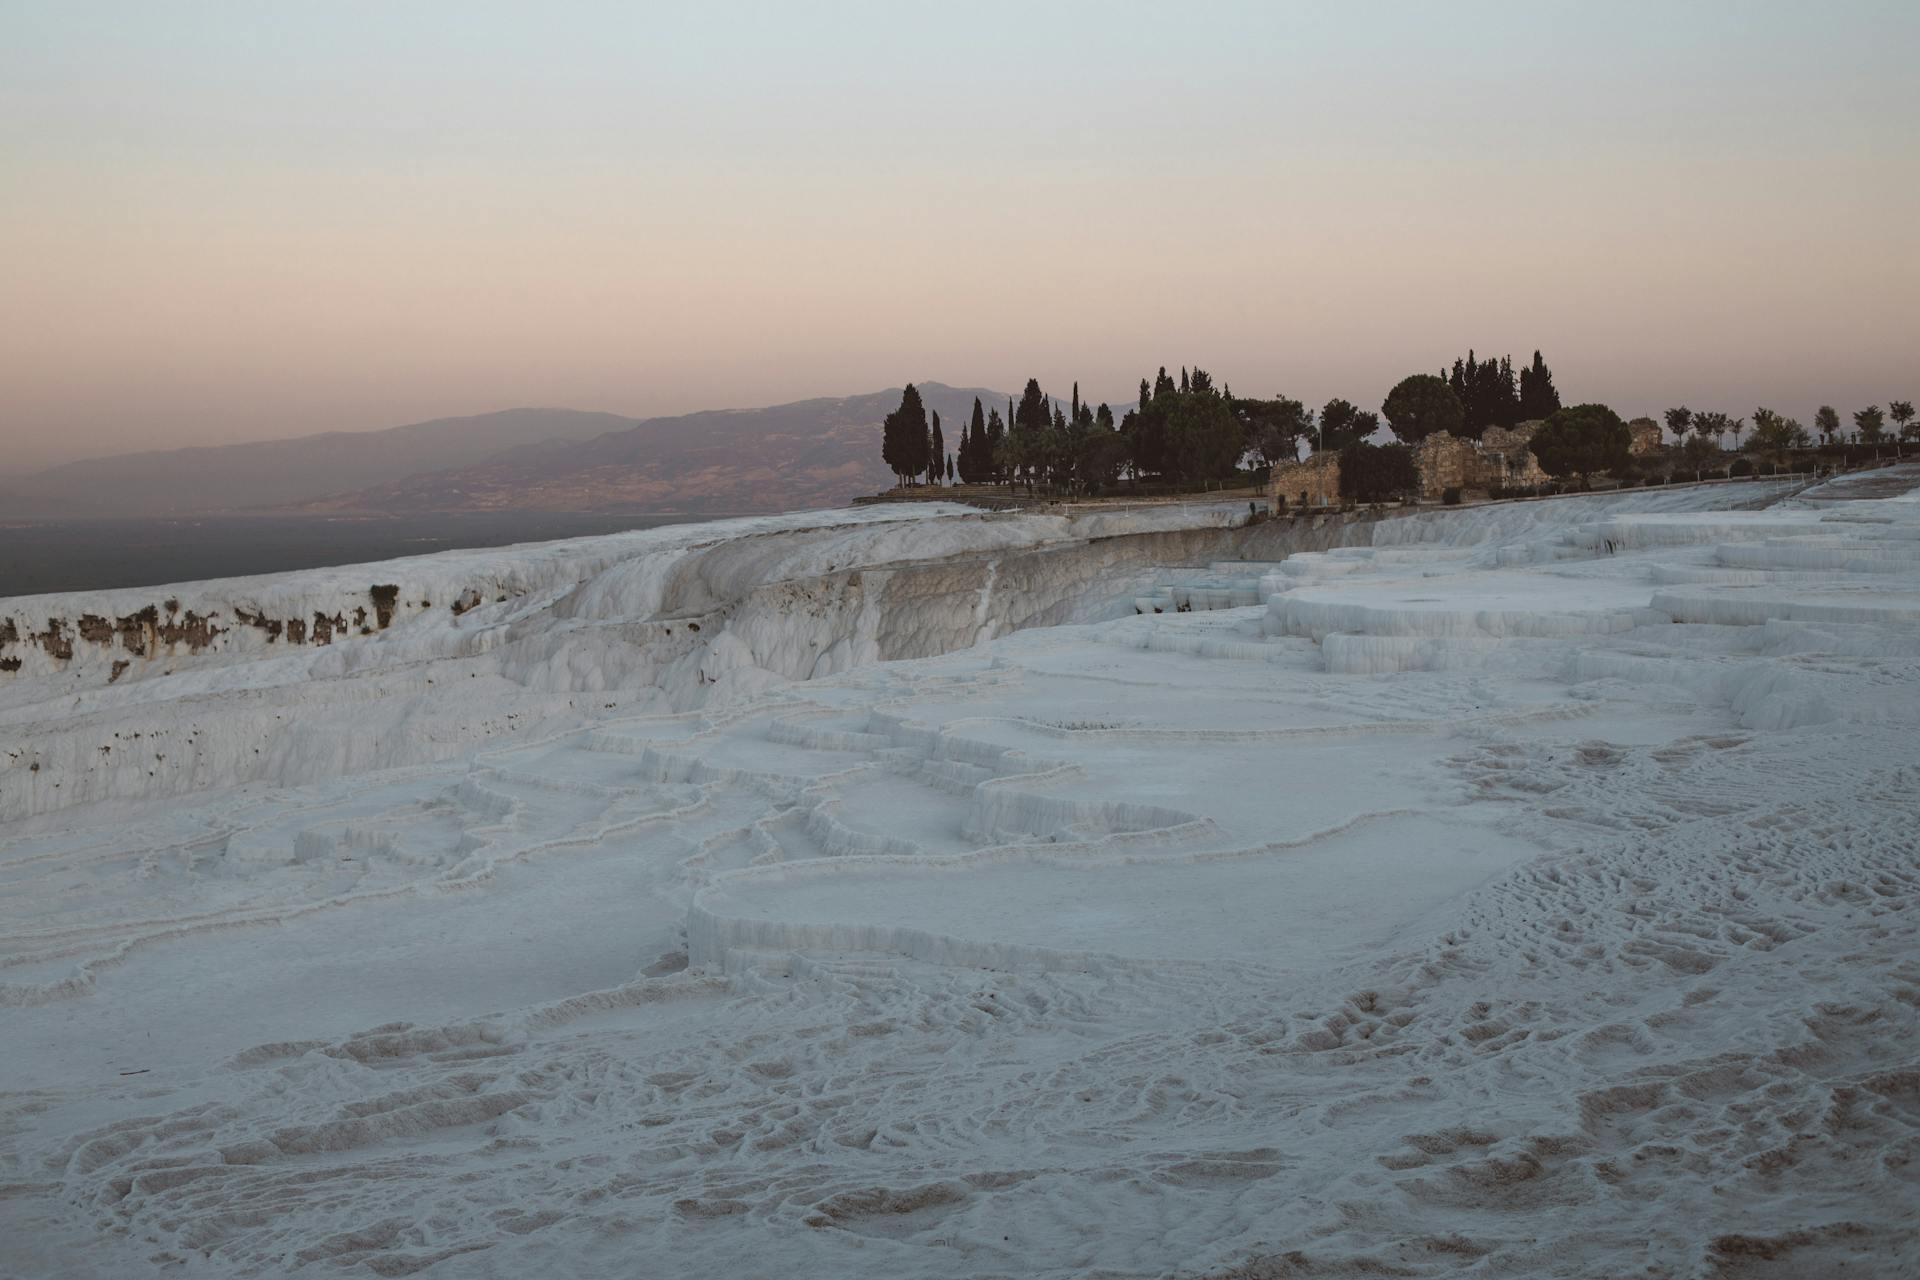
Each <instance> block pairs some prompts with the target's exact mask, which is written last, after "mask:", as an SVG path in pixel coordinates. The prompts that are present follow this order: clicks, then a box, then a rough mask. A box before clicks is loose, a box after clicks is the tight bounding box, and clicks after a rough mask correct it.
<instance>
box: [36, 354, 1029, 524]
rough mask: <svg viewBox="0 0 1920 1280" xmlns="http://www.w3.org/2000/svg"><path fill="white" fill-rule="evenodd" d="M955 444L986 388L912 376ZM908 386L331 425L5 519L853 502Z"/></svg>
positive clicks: (227, 450) (164, 455) (112, 469)
mask: <svg viewBox="0 0 1920 1280" xmlns="http://www.w3.org/2000/svg"><path fill="white" fill-rule="evenodd" d="M918 386H919V388H920V392H921V396H922V398H923V400H924V401H925V403H926V406H927V409H928V410H929V412H937V413H939V415H940V417H941V420H942V426H943V429H944V431H945V434H946V442H947V449H948V451H949V452H952V451H954V450H955V449H957V448H958V446H959V437H960V428H961V424H962V423H963V422H964V421H965V420H966V419H967V417H968V415H969V414H970V413H971V411H972V408H973V401H974V397H976V396H978V397H979V398H980V399H981V400H982V401H983V402H984V403H986V404H987V405H989V406H992V405H996V404H1000V405H1004V403H1005V402H1006V399H1007V397H1006V393H1004V392H1000V391H993V390H989V389H986V388H980V387H950V386H946V385H945V384H943V383H938V382H923V383H919V384H918ZM900 390H901V389H900V388H898V387H892V388H888V389H886V390H883V391H875V392H871V393H868V394H865V395H856V396H846V397H840V398H827V399H817V400H800V401H796V402H794V403H791V404H782V405H774V406H771V407H769V408H761V409H718V410H707V411H704V412H700V413H690V414H682V415H679V416H675V417H661V418H649V419H645V420H640V421H636V420H635V419H633V418H629V417H621V416H619V415H616V414H611V413H588V412H582V411H580V410H574V409H509V410H505V411H503V412H499V413H488V414H480V415H477V416H473V417H462V418H439V419H435V420H433V421H431V422H419V423H413V424H411V425H408V426H402V427H393V428H390V429H387V430H384V431H365V432H346V431H334V432H326V433H323V434H319V435H310V436H301V437H298V438H295V439H291V440H262V441H252V442H248V443H245V444H230V445H213V446H203V447H196V448H189V449H170V450H164V451H154V452H145V453H131V454H120V455H116V456H113V457H107V458H94V459H88V460H85V461H81V462H70V463H66V464H63V465H61V466H57V467H52V468H48V469H47V470H45V471H40V472H36V473H33V474H31V475H26V476H9V477H7V478H6V479H5V481H4V482H0V518H5V517H9V516H13V517H59V516H180V515H208V514H214V513H236V512H260V511H275V512H279V513H286V512H290V511H292V512H314V513H322V512H325V513H348V512H353V513H361V512H365V513H395V514H397V513H412V512H422V511H505V510H526V511H609V512H646V513H653V512H658V513H661V514H722V513H732V512H742V513H745V512H763V511H786V510H797V509H802V508H807V507H819V506H832V505H838V504H840V503H844V502H845V501H847V500H848V499H849V498H852V497H854V496H855V495H857V494H860V493H867V492H872V491H874V490H876V489H880V488H883V487H885V486H886V485H888V484H891V483H892V480H893V477H892V473H891V472H889V471H888V470H887V468H886V466H885V464H884V463H882V462H881V460H880V421H881V419H882V418H884V417H885V416H886V415H887V414H888V413H889V412H891V411H892V410H893V409H894V408H895V407H896V406H898V404H899V403H900Z"/></svg>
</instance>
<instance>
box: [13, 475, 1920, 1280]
mask: <svg viewBox="0 0 1920 1280" xmlns="http://www.w3.org/2000/svg"><path fill="white" fill-rule="evenodd" d="M1916 489H1920V468H1914V467H1908V468H1892V469H1887V470H1884V471H1881V472H1875V473H1872V474H1871V476H1869V477H1867V478H1865V479H1861V478H1854V477H1849V478H1848V479H1847V481H1846V483H1843V484H1841V483H1836V484H1829V485H1824V486H1820V487H1818V488H1814V489H1809V490H1805V491H1802V490H1799V489H1797V488H1796V487H1795V486H1794V485H1792V484H1790V483H1768V482H1755V483H1752V484H1745V485H1724V486H1713V487H1707V488H1700V489H1675V490H1658V489H1656V490H1636V491H1631V492H1626V493H1620V494H1612V495H1593V496H1591V497H1583V498H1570V499H1562V500H1555V501H1545V502H1533V503H1515V504H1506V505H1496V506H1487V507H1481V508H1460V509H1450V510H1445V511H1435V512H1421V513H1418V514H1411V515H1402V516H1394V517H1392V518H1388V519H1383V520H1371V519H1355V520H1342V519H1331V520H1316V519H1314V518H1306V519H1302V520H1297V521H1269V522H1265V523H1263V524H1258V525H1255V526H1253V527H1250V528H1241V527H1235V526H1237V525H1238V524H1239V522H1240V518H1241V516H1243V515H1244V510H1243V509H1242V511H1241V512H1239V513H1235V512H1234V511H1233V510H1232V509H1231V508H1219V509H1201V508H1195V509H1193V510H1189V511H1187V512H1185V513H1181V512H1179V511H1177V510H1176V511H1172V512H1163V513H1159V514H1155V515H1151V516H1142V515H1139V514H1128V515H1123V516H1104V517H1099V518H1096V519H1093V520H1087V519H1082V520H1078V521H1076V520H1067V519H1062V518H1058V517H1034V516H1018V517H999V516H994V517H987V516H982V515H980V514H979V513H972V512H964V511H961V510H957V509H956V510H943V509H936V510H933V511H927V510H924V509H915V510H913V511H888V510H885V509H872V508H869V509H867V510H865V511H863V512H860V513H857V514H849V513H814V514H812V515H810V516H805V517H799V516H796V517H791V518H782V519H780V520H774V521H759V522H749V523H745V524H729V525H722V526H695V527H686V528H682V529H678V530H660V531H650V533H649V534H646V535H617V536H616V540H614V541H611V542H610V541H608V540H602V539H594V540H586V541H584V542H583V543H581V544H577V545H576V544H553V545H551V546H548V547H542V548H532V549H513V550H511V551H507V552H502V553H498V554H493V553H471V555H469V553H452V557H451V558H449V559H443V558H441V557H428V558H422V560H421V561H419V562H417V563H415V562H399V563H396V564H393V565H381V566H360V567H355V568H352V569H349V570H341V571H328V572H327V574H324V575H322V576H319V577H316V578H313V579H311V580H305V579H304V577H303V575H289V578H288V580H287V581H285V582H282V583H278V584H271V585H269V584H253V585H237V584H233V583H227V584H218V583H208V584H182V586H181V587H180V589H179V594H178V600H179V603H180V608H179V610H177V611H175V612H176V613H184V612H185V611H186V610H187V609H188V608H189V607H191V608H193V609H194V611H195V612H196V614H197V615H198V616H199V617H201V618H203V619H204V618H206V617H208V616H209V614H210V613H211V612H215V611H217V612H219V613H220V614H221V617H222V618H223V619H231V618H232V617H233V616H234V612H233V611H234V610H236V609H239V608H244V609H245V610H246V612H247V613H248V614H249V615H250V616H270V617H272V618H279V619H280V620H281V622H282V624H283V630H282V633H281V634H280V635H279V636H278V637H270V636H269V635H268V634H267V632H266V631H265V630H264V629H262V628H259V627H254V626H247V627H245V628H243V629H235V633H234V634H231V635H230V636H223V637H218V638H217V639H220V640H221V641H222V643H220V644H206V645H202V646H200V651H199V652H198V653H194V652H192V651H191V650H192V648H193V646H192V645H190V644H189V643H187V642H186V640H185V639H184V638H176V640H175V641H174V652H173V653H172V654H171V655H168V654H167V653H166V651H165V647H164V645H162V646H160V647H159V649H158V651H157V652H156V651H155V649H154V646H153V645H152V643H151V640H150V637H152V636H154V635H155V634H156V633H155V632H149V631H148V630H146V628H147V627H148V625H149V624H148V623H147V622H140V621H139V620H138V619H136V626H135V627H134V628H133V630H134V631H136V632H137V633H138V635H137V637H136V638H137V640H138V642H139V643H140V644H141V645H142V646H143V647H145V648H146V649H147V650H148V652H147V653H144V654H137V655H135V654H130V653H129V652H128V650H127V649H126V647H125V636H126V633H125V632H123V631H122V630H121V629H120V627H119V621H118V620H119V619H120V618H122V617H127V616H131V615H133V614H135V613H137V612H138V611H139V610H140V609H142V608H144V607H145V605H146V604H147V603H151V601H149V600H147V599H146V598H145V597H144V596H142V595H139V594H134V595H128V596H117V595H116V596H111V597H109V598H104V599H103V598H99V597H94V598H88V599H81V598H78V597H76V598H72V599H62V600H57V601H50V600H47V599H44V598H40V599H35V600H33V601H29V602H27V603H26V604H25V605H24V606H23V605H22V603H21V602H19V601H7V602H0V615H4V616H6V617H9V618H12V619H15V620H16V626H17V627H18V626H19V625H20V624H22V623H24V624H28V625H27V628H26V629H25V630H23V631H22V633H21V634H22V635H27V636H32V635H44V633H45V631H46V630H47V625H46V624H47V622H48V620H49V619H51V618H61V619H66V620H68V621H69V622H71V624H72V626H73V628H74V629H75V634H77V628H78V618H79V617H84V616H92V617H94V618H97V619H103V620H105V621H106V622H107V624H108V625H107V633H108V642H107V643H102V644H96V645H95V649H96V650H97V651H91V652H90V651H87V650H84V649H81V648H76V649H75V651H74V656H73V657H72V658H68V659H61V658H57V657H56V656H55V655H54V654H53V653H52V652H51V651H49V650H48V648H47V647H46V645H45V643H44V641H37V642H35V643H37V644H38V646H39V647H38V650H37V652H38V653H39V655H40V656H39V657H37V658H35V659H34V660H33V662H34V665H33V666H32V668H31V669H28V667H27V664H26V663H25V662H23V663H22V670H21V671H18V672H15V673H13V674H12V675H11V676H0V736H4V738H5V741H6V744H7V745H6V749H7V751H9V752H12V753H15V755H14V756H13V757H12V758H11V759H10V760H9V761H7V762H5V763H4V764H0V786H4V787H5V788H8V789H7V790H4V791H0V799H4V801H5V803H6V804H7V805H8V806H9V808H8V809H7V814H8V818H7V823H6V826H5V827H4V828H0V1072H3V1073H4V1078H5V1079H6V1081H7V1085H6V1089H5V1092H4V1093H0V1274H9V1275H10V1274H21V1275H41V1274H63V1275H75V1276H81V1277H89V1276H100V1277H108V1276H112V1277H120V1276H126V1275H137V1274H146V1273H149V1272H164V1271H167V1270H174V1269H177V1270H181V1271H182V1273H183V1274H196V1275H208V1276H227V1275H233V1276H241V1275H264V1274H283V1273H286V1272H290V1271H297V1270H301V1269H304V1268H308V1267H313V1268H318V1269H321V1270H326V1271H335V1270H342V1269H345V1270H347V1271H348V1272H349V1273H351V1274H358V1273H361V1272H371V1273H373V1274H382V1275H395V1274H420V1275H426V1276H449V1277H455V1276H457V1277H469V1276H482V1277H493V1276H498V1277H507V1276H523V1275H529V1274H569V1275H581V1276H599V1275H607V1276H613V1275H630V1274H633V1273H634V1272H635V1271H636V1270H638V1271H643V1272H651V1271H669V1270H671V1271H675V1272H685V1273H694V1274H723V1273H737V1274H750V1275H751V1274H771V1273H775V1272H778V1273H780V1274H793V1275H835V1276H864V1275H872V1276H887V1277H896V1276H928V1277H933V1276H953V1275H981V1276H994V1275H1009V1274H1020V1275H1060V1276H1065V1275H1080V1274H1088V1273H1105V1274H1128V1275H1171V1274H1193V1275H1200V1274H1215V1273H1225V1274H1242V1275H1303V1276H1304V1275H1375V1274H1397V1275H1410V1276H1448V1275H1459V1274H1467V1273H1479V1272H1485V1273H1487V1274H1516V1275H1621V1274H1668V1275H1702V1276H1745V1275H1754V1276H1759V1275H1771V1274H1803V1275H1811V1274H1835V1273H1840V1274H1862V1275H1897V1274H1904V1273H1906V1272H1910V1271H1912V1270H1914V1269H1915V1267H1916V1265H1920V1230H1917V1229H1916V1227H1915V1225H1914V1223H1913V1221H1912V1213H1911V1206H1912V1170H1913V1169H1914V1168H1920V1163H1916V1159H1917V1158H1920V1113H1916V1110H1915V1098H1916V1096H1920V1095H1917V1094H1916V1089H1917V1088H1920V1086H1917V1085H1916V1080H1920V967H1916V961H1915V957H1916V955H1920V852H1916V843H1917V842H1916V841H1915V839H1914V832H1915V831H1916V830H1920V801H1917V800H1916V794H1917V793H1916V789H1915V784H1916V783H1920V747H1916V742H1920V735H1917V734H1916V730H1917V729H1920V609H1917V608H1915V607H1914V606H1913V601H1914V600H1915V599H1916V597H1920V557H1916V556H1914V555H1913V554H1911V552H1912V548H1914V547H1916V546H1920V503H1916V502H1914V501H1912V500H1911V498H1912V495H1913V493H1914V491H1915V490H1916ZM618 539H627V540H628V541H626V542H620V541H618ZM463 557H464V558H463ZM384 583H391V584H393V585H395V586H396V587H397V588H398V589H399V592H398V601H397V602H396V613H395V616H393V617H392V618H390V619H389V620H388V625H387V627H386V628H385V629H384V630H382V629H381V628H380V627H379V626H378V620H377V619H375V622H374V626H373V627H372V628H371V634H369V635H366V636H361V635H359V634H358V631H357V630H355V631H354V632H353V634H351V635H349V636H347V637H344V638H339V639H335V640H332V641H331V642H330V643H329V644H328V645H326V646H322V647H319V648H316V647H315V646H314V645H313V643H312V639H313V637H312V634H311V632H309V633H308V635H307V637H306V639H305V642H304V643H303V644H300V645H290V644H289V637H288V636H287V634H286V632H285V629H284V624H285V621H286V620H287V619H288V618H290V617H292V616H294V614H295V613H297V612H303V611H304V612H319V611H322V610H326V609H335V608H341V609H343V608H346V607H348V605H349V604H350V603H351V602H352V601H353V600H354V599H356V598H360V599H364V598H366V596H365V592H366V589H367V585H370V584H384ZM502 588H506V589H505V590H502ZM469 589H471V590H472V591H474V592H475V594H484V591H489V590H490V591H492V592H493V594H494V595H496V596H497V595H499V594H506V595H507V596H508V599H507V600H505V601H501V600H498V599H494V600H491V601H480V602H478V603H477V604H476V605H475V606H474V607H472V608H463V609H462V610H461V612H460V613H459V614H457V615H456V614H454V613H453V612H452V610H451V608H449V607H447V605H448V604H450V603H451V601H452V600H454V599H457V598H458V597H457V596H456V595H455V594H454V593H455V592H456V591H459V592H464V591H467V590H469ZM269 591H278V592H280V593H281V594H279V595H270V594H268V592H269ZM355 592H359V593H360V596H359V597H355V595H354V593H355ZM1250 596H1251V599H1249V597H1250ZM407 599H412V600H414V601H415V602H416V603H415V604H414V605H413V606H411V607H410V609H409V610H406V611H402V610H400V609H399V605H398V602H399V601H404V600H407ZM421 599H424V600H427V601H429V602H431V603H430V604H429V605H427V606H424V607H423V606H420V605H418V603H417V601H418V600H421ZM159 603H160V604H161V605H164V599H163V600H162V601H160V602H159ZM355 607H357V606H355ZM260 609H270V611H271V612H270V614H260V613H259V612H258V611H259V610H260ZM159 613H160V614H166V613H167V611H166V610H165V609H164V608H161V609H160V610H159ZM155 625H156V626H158V625H162V624H158V623H156V624H155ZM696 627H697V629H696ZM89 630H90V631H91V632H93V633H94V634H95V635H99V634H101V628H100V627H99V626H98V625H94V624H89ZM669 631H671V632H672V633H673V634H672V635H671V636H669V634H668V633H669ZM87 643H88V644H94V643H95V642H93V641H88V642H87ZM59 647H60V646H59V645H57V644H56V645H55V648H59ZM12 651H13V652H16V653H17V652H20V648H19V646H18V645H16V647H15V649H14V650H12ZM121 662H125V663H128V666H127V667H126V668H125V669H123V670H122V672H121V673H120V675H119V676H118V678H112V679H111V681H110V676H111V672H112V664H113V663H121ZM169 663H171V664H172V669H171V670H169ZM116 733H118V734H120V735H121V736H120V737H118V738H116V737H114V736H113V735H114V734H116ZM135 735H138V736H135ZM254 735H257V736H254ZM156 739H157V740H156ZM102 746H105V747H108V748H110V750H108V751H105V752H102V751H101V750H100V748H101V747H102ZM256 747H257V748H259V749H260V751H261V754H262V756H263V757H267V759H266V760H265V761H264V762H257V761H256V758H255V756H254V749H255V748H256ZM123 752H124V753H125V755H126V758H127V760H128V761H129V763H127V764H124V765H123V764H121V763H119V762H118V761H117V760H115V761H114V762H113V763H111V764H106V763H102V764H95V763H94V760H93V759H92V758H91V757H99V759H100V761H102V762H105V761H107V760H108V759H109V758H112V757H119V756H121V754H122V753H123ZM161 755H164V756H167V757H168V760H167V761H157V760H151V761H150V760H149V759H148V758H147V757H152V756H161ZM176 756H184V757H185V763H181V762H180V761H178V760H176V759H175V757H176ZM27 762H33V763H39V764H40V765H41V768H40V769H39V770H37V771H36V770H30V769H28V767H27ZM170 764H171V765H173V766H175V767H174V768H173V769H170V768H169V765H170ZM23 771H24V772H25V773H26V779H25V780H23V778H22V772H23ZM149 771H151V772H149ZM54 782H59V783H61V788H62V791H63V792H66V794H63V795H60V796H57V797H54V796H48V795H43V793H42V791H41V790H40V788H43V787H45V788H47V789H48V790H50V789H51V784H52V783H54Z"/></svg>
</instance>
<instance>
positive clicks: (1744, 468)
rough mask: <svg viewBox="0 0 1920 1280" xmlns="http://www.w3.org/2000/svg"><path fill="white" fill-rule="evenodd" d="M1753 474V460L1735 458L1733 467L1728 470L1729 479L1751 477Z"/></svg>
mask: <svg viewBox="0 0 1920 1280" xmlns="http://www.w3.org/2000/svg"><path fill="white" fill-rule="evenodd" d="M1752 474H1753V459H1752V458H1735V459H1734V460H1733V465H1732V466H1730V467H1728V468H1727V476H1728V478H1729V479H1732V478H1737V477H1739V476H1750V475H1752Z"/></svg>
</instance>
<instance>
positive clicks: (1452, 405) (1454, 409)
mask: <svg viewBox="0 0 1920 1280" xmlns="http://www.w3.org/2000/svg"><path fill="white" fill-rule="evenodd" d="M1380 414H1381V416H1382V417H1384V418H1385V419H1386V420H1387V425H1388V426H1390V427H1392V428H1393V434H1394V435H1396V436H1399V437H1400V438H1401V439H1402V440H1404V441H1406V442H1407V443H1408V444H1419V443H1420V442H1421V441H1422V440H1425V439H1426V438H1427V437H1428V436H1430V435H1432V434H1433V433H1434V432H1436V431H1451V432H1453V433H1455V434H1456V435H1457V434H1459V432H1460V429H1461V424H1462V423H1463V422H1465V420H1466V411H1465V410H1464V409H1463V408H1461V406H1460V397H1459V396H1457V395H1455V394H1454V391H1453V388H1452V387H1450V386H1448V385H1447V380H1446V379H1445V378H1437V377H1435V376H1434V375H1433V374H1431V373H1416V374H1414V375H1413V376H1412V377H1410V378H1402V379H1401V380H1400V385H1399V386H1397V387H1395V388H1394V389H1393V390H1392V391H1389V392H1388V393H1387V402H1386V403H1385V404H1383V405H1381V406H1380Z"/></svg>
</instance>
